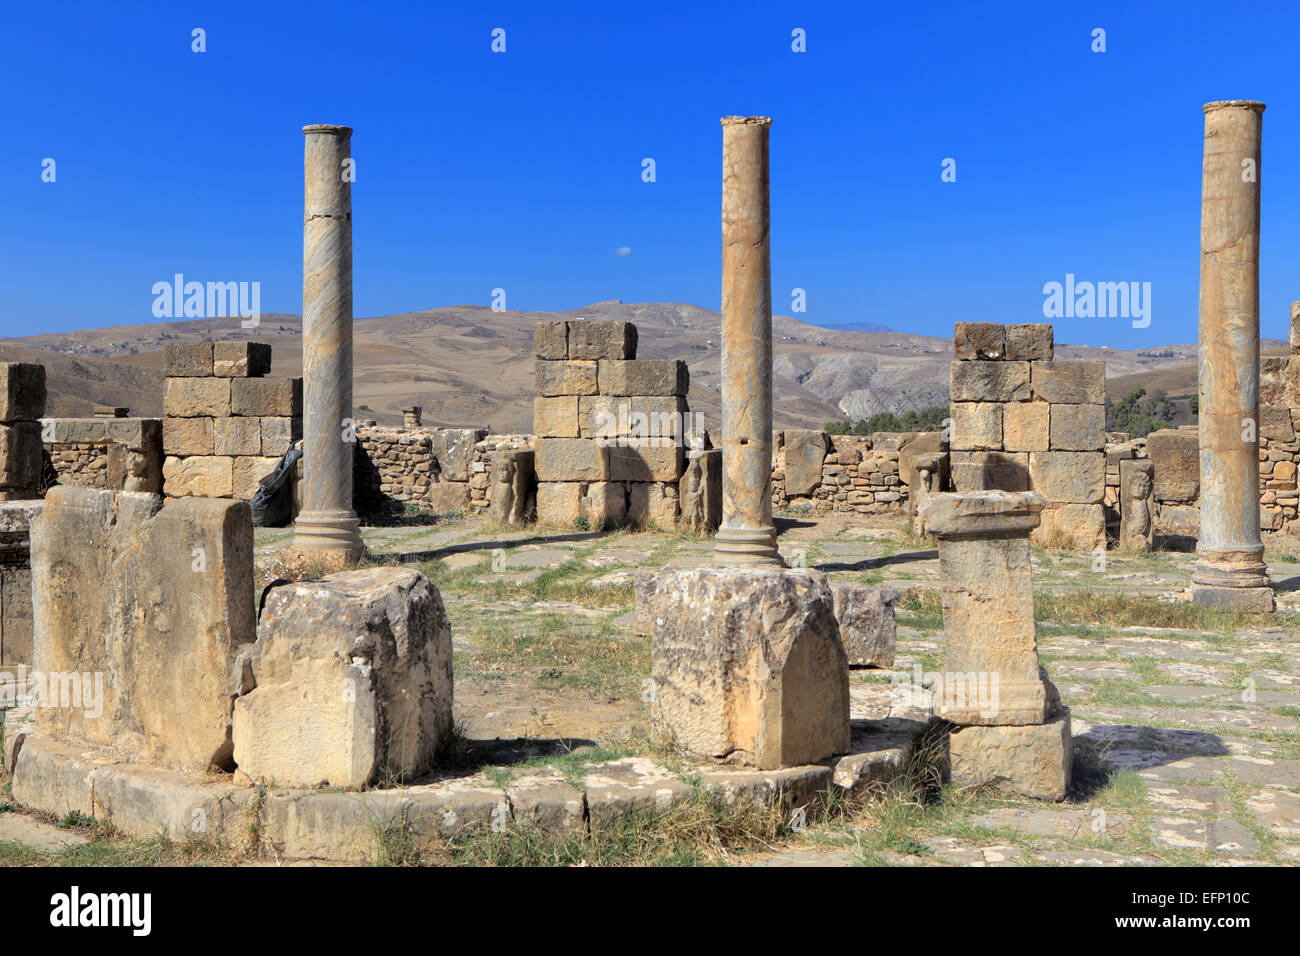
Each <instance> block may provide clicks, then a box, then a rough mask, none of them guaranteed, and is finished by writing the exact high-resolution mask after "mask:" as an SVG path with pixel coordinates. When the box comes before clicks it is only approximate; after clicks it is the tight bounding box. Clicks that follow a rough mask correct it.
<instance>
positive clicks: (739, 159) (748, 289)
mask: <svg viewBox="0 0 1300 956" xmlns="http://www.w3.org/2000/svg"><path fill="white" fill-rule="evenodd" d="M771 125H772V121H771V120H770V119H768V118H767V117H766V116H725V117H723V119H722V526H721V527H720V528H719V529H718V533H717V536H716V537H715V539H714V556H715V560H716V561H717V563H719V564H774V565H780V564H783V562H782V560H781V555H780V553H779V552H778V551H777V548H776V528H775V527H774V526H773V525H772V263H771V255H770V249H769V243H768V192H767V171H768V164H767V132H768V127H770V126H771Z"/></svg>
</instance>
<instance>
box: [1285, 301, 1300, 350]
mask: <svg viewBox="0 0 1300 956" xmlns="http://www.w3.org/2000/svg"><path fill="white" fill-rule="evenodd" d="M1287 342H1288V343H1290V345H1291V351H1292V352H1300V302H1292V303H1291V326H1290V329H1289V330H1288V332H1287Z"/></svg>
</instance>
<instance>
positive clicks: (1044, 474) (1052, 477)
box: [1029, 451, 1106, 504]
mask: <svg viewBox="0 0 1300 956" xmlns="http://www.w3.org/2000/svg"><path fill="white" fill-rule="evenodd" d="M1029 483H1030V486H1031V487H1032V488H1033V489H1034V491H1036V492H1038V493H1039V494H1040V495H1042V496H1043V497H1044V498H1046V499H1047V500H1048V501H1050V502H1053V503H1058V502H1074V503H1076V504H1099V503H1100V502H1101V499H1102V496H1103V495H1104V494H1105V491H1106V456H1105V455H1104V454H1102V453H1101V452H1099V451H1095V452H1093V451H1033V452H1030V453H1029Z"/></svg>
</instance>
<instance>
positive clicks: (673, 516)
mask: <svg viewBox="0 0 1300 956" xmlns="http://www.w3.org/2000/svg"><path fill="white" fill-rule="evenodd" d="M627 489H628V494H627V517H628V520H629V521H639V522H644V523H647V524H651V525H654V526H655V527H656V528H660V529H662V530H664V531H670V530H672V529H673V528H674V527H675V526H676V524H677V519H678V516H679V512H678V501H677V489H676V488H675V487H673V486H672V485H666V484H664V483H663V482H658V481H635V482H631V483H629V484H628V486H627Z"/></svg>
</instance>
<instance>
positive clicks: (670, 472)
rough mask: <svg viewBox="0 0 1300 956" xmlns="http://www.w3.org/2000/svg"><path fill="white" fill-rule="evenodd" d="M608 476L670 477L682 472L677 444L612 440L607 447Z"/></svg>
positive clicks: (671, 479)
mask: <svg viewBox="0 0 1300 956" xmlns="http://www.w3.org/2000/svg"><path fill="white" fill-rule="evenodd" d="M607 454H608V461H609V477H610V479H611V480H613V481H669V482H673V483H674V484H675V483H676V482H677V479H678V478H680V477H681V474H682V448H681V446H680V445H667V446H663V445H658V446H650V447H634V446H632V445H618V444H611V445H609V446H608V448H607Z"/></svg>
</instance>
